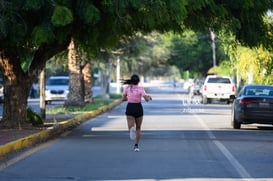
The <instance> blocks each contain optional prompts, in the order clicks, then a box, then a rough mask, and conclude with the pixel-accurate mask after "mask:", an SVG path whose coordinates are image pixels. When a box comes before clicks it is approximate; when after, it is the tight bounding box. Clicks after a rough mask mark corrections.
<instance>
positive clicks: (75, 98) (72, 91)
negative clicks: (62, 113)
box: [65, 39, 84, 106]
mask: <svg viewBox="0 0 273 181" xmlns="http://www.w3.org/2000/svg"><path fill="white" fill-rule="evenodd" d="M68 68H69V93H68V98H67V100H66V102H65V106H82V105H84V94H83V93H84V90H83V86H82V82H83V76H82V74H81V68H80V65H79V63H78V62H77V50H76V47H75V43H74V41H73V39H72V40H71V42H70V45H69V47H68Z"/></svg>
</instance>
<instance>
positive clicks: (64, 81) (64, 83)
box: [45, 76, 69, 104]
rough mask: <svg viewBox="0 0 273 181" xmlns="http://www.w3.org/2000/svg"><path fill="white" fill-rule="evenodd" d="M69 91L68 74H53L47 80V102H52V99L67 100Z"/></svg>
mask: <svg viewBox="0 0 273 181" xmlns="http://www.w3.org/2000/svg"><path fill="white" fill-rule="evenodd" d="M68 92H69V77H68V76H51V77H49V79H48V80H47V82H46V87H45V102H46V104H50V103H51V102H52V101H62V100H66V99H67V95H68Z"/></svg>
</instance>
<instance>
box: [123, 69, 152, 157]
mask: <svg viewBox="0 0 273 181" xmlns="http://www.w3.org/2000/svg"><path fill="white" fill-rule="evenodd" d="M122 83H123V84H128V85H129V86H128V87H126V88H125V89H124V91H123V97H122V100H123V101H128V104H127V107H126V112H125V114H126V117H127V124H128V129H129V131H130V138H131V139H132V140H135V145H134V151H136V152H138V151H140V149H139V147H138V144H139V141H140V137H141V124H142V121H143V107H142V104H141V98H142V97H143V98H144V100H145V101H146V102H149V101H151V100H152V97H151V96H149V95H148V94H147V93H146V92H145V89H144V87H142V86H139V85H138V84H139V76H138V75H136V74H134V75H132V76H131V79H128V80H122Z"/></svg>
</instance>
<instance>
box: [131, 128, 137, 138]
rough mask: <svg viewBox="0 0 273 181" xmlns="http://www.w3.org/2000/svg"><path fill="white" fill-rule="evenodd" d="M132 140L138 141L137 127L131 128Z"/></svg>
mask: <svg viewBox="0 0 273 181" xmlns="http://www.w3.org/2000/svg"><path fill="white" fill-rule="evenodd" d="M130 139H131V140H135V139H136V128H135V127H131V128H130Z"/></svg>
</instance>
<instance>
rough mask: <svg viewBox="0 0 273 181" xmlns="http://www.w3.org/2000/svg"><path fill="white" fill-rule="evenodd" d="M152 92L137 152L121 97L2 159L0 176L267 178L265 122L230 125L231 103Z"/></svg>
mask: <svg viewBox="0 0 273 181" xmlns="http://www.w3.org/2000/svg"><path fill="white" fill-rule="evenodd" d="M151 91H152V93H151V95H152V97H153V101H152V102H149V103H145V102H143V106H144V109H145V118H144V122H143V134H142V140H141V143H140V149H141V151H140V152H134V151H133V144H134V143H133V142H132V141H131V140H130V139H129V134H128V131H127V125H126V119H125V116H124V111H125V106H126V104H125V103H123V104H121V105H120V106H117V107H116V108H114V109H113V110H111V111H109V112H107V113H105V114H102V115H100V116H98V117H96V118H93V119H90V120H88V121H86V122H84V123H82V124H81V125H79V126H78V127H77V128H75V129H73V130H72V131H70V132H67V133H66V134H63V135H62V136H61V137H60V138H58V139H56V140H53V141H50V142H48V143H46V144H43V145H40V146H37V147H35V148H33V149H30V150H27V151H25V152H23V153H22V154H18V155H17V156H16V158H13V159H11V160H7V161H6V165H9V166H7V167H5V166H3V165H2V167H1V169H0V180H3V181H31V180H33V181H53V180H54V181H55V180H56V181H71V180H76V181H90V180H151V181H154V180H190V181H193V180H201V181H203V180H206V181H209V180H215V181H216V180H217V181H227V180H247V181H248V180H251V181H252V180H265V181H268V180H273V156H272V155H273V146H272V138H273V130H272V129H270V128H268V127H267V129H258V128H257V127H256V126H253V125H250V126H242V129H241V130H233V129H232V128H231V126H230V105H226V104H222V103H214V104H209V105H202V104H201V103H200V100H199V99H198V98H196V99H194V100H191V99H190V98H189V97H188V96H187V95H185V94H182V93H181V92H180V91H178V90H174V89H164V88H162V89H160V90H159V89H156V90H155V89H154V90H153V89H151Z"/></svg>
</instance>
